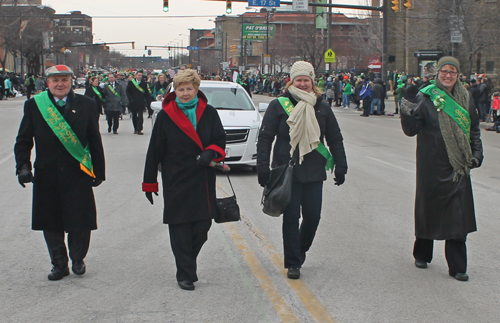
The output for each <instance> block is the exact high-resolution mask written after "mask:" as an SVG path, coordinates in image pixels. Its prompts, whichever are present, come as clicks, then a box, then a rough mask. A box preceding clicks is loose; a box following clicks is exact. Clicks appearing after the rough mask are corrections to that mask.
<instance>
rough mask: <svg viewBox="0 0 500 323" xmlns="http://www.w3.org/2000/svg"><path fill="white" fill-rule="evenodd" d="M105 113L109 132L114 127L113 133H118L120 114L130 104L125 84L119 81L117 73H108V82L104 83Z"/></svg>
mask: <svg viewBox="0 0 500 323" xmlns="http://www.w3.org/2000/svg"><path fill="white" fill-rule="evenodd" d="M104 97H105V98H106V102H105V103H104V113H106V119H107V120H108V133H110V132H111V128H113V134H115V135H117V134H118V127H119V126H120V114H121V113H122V111H125V107H126V106H127V105H128V99H127V92H126V89H125V86H123V85H122V84H120V83H118V81H116V79H115V74H113V73H108V82H107V83H106V84H104Z"/></svg>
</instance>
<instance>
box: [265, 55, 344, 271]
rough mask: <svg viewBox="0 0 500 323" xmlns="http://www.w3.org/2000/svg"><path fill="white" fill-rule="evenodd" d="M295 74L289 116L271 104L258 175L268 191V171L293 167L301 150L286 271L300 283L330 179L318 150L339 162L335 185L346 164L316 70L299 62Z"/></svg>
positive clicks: (286, 233) (286, 226)
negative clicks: (325, 182)
mask: <svg viewBox="0 0 500 323" xmlns="http://www.w3.org/2000/svg"><path fill="white" fill-rule="evenodd" d="M290 74H291V75H290V78H291V81H290V82H289V83H288V84H287V86H286V88H285V90H286V93H285V95H284V97H287V98H288V99H289V101H288V102H290V103H291V104H288V105H287V106H286V107H287V109H286V111H285V108H284V107H283V106H282V104H281V103H280V102H279V100H278V99H276V100H274V101H272V102H271V103H270V104H269V107H268V109H267V111H266V114H265V116H264V119H263V121H262V126H261V129H260V132H259V140H258V143H257V172H258V178H259V184H260V185H261V186H265V185H266V184H267V182H268V181H269V173H270V169H269V166H271V167H276V166H279V165H283V164H286V163H288V162H289V160H290V156H294V152H296V151H297V150H298V151H297V152H298V154H296V156H294V158H296V159H297V160H296V165H295V167H294V170H293V184H292V198H291V202H290V204H289V205H288V207H287V209H286V210H285V212H284V214H283V245H284V258H285V259H284V260H285V261H284V262H285V268H288V274H287V276H288V278H290V279H298V278H300V268H301V267H302V264H303V263H304V260H305V257H306V252H307V251H308V250H309V248H310V247H311V245H312V242H313V240H314V236H315V234H316V229H317V227H318V225H319V220H320V217H321V206H322V194H323V181H325V180H326V179H327V176H326V175H327V174H326V170H325V165H326V158H325V157H324V156H323V155H322V154H321V153H320V152H318V151H317V150H316V149H317V148H318V146H323V145H325V146H327V147H329V149H326V148H325V150H328V151H329V152H330V153H331V154H332V155H333V159H334V160H335V182H336V185H341V184H342V183H344V180H345V174H346V173H347V161H346V157H345V151H344V146H343V141H342V140H343V139H342V135H341V133H340V129H339V126H338V123H337V120H336V118H335V115H334V114H333V111H332V109H331V108H330V106H329V105H328V103H327V102H326V101H323V100H321V98H320V97H321V93H320V91H319V88H318V87H317V86H316V85H315V84H314V82H313V80H314V78H315V73H314V68H313V66H312V65H311V64H310V63H308V62H304V61H299V62H295V63H294V64H293V66H292V70H291V73H290ZM285 104H287V103H285ZM287 111H288V112H287ZM273 142H275V143H274V146H273ZM272 147H274V148H272ZM271 149H273V154H272V162H271ZM301 216H302V222H301V224H300V226H299V221H300V218H301Z"/></svg>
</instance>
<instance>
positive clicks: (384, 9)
mask: <svg viewBox="0 0 500 323" xmlns="http://www.w3.org/2000/svg"><path fill="white" fill-rule="evenodd" d="M388 7H389V0H384V4H383V6H382V14H383V15H384V20H383V24H384V25H383V28H382V29H383V31H382V80H383V81H384V82H386V83H387V24H388V23H387V18H388V17H387V11H388V10H387V8H388Z"/></svg>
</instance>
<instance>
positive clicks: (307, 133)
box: [286, 85, 321, 164]
mask: <svg viewBox="0 0 500 323" xmlns="http://www.w3.org/2000/svg"><path fill="white" fill-rule="evenodd" d="M288 91H289V92H290V94H292V96H293V98H294V99H296V100H297V101H298V103H297V105H296V106H295V108H294V109H293V110H292V112H291V113H290V116H289V117H288V120H287V121H286V122H287V123H288V125H289V126H290V145H291V146H292V149H291V150H290V156H293V152H294V151H295V148H296V147H297V146H298V147H299V153H300V156H299V164H301V163H302V161H303V160H304V156H305V155H307V154H308V153H310V152H311V151H313V150H314V149H316V148H317V147H318V144H319V138H320V136H321V131H320V129H319V124H318V120H317V119H316V114H315V113H314V105H315V104H316V101H317V97H316V94H315V93H314V92H313V91H311V92H309V93H308V92H306V91H303V90H301V89H298V88H296V87H295V86H293V85H292V86H290V87H289V88H288Z"/></svg>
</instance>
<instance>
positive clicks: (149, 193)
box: [146, 192, 158, 205]
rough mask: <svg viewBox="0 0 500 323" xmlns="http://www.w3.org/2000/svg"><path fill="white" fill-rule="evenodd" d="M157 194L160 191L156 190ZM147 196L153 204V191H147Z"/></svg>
mask: <svg viewBox="0 0 500 323" xmlns="http://www.w3.org/2000/svg"><path fill="white" fill-rule="evenodd" d="M154 193H155V195H156V196H158V193H156V192H154ZM146 198H147V199H148V201H149V203H151V205H153V204H154V203H153V192H146Z"/></svg>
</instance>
